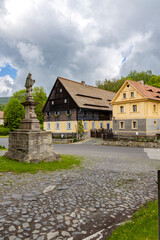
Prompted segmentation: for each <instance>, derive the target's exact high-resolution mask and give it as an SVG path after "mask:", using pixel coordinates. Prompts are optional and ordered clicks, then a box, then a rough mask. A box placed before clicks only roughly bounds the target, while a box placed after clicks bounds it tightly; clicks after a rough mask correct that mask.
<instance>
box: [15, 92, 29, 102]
mask: <svg viewBox="0 0 160 240" xmlns="http://www.w3.org/2000/svg"><path fill="white" fill-rule="evenodd" d="M26 96H27V93H26V89H22V90H19V91H17V92H15V93H13V96H12V98H16V99H18V100H19V101H20V102H21V103H22V102H25V101H26Z"/></svg>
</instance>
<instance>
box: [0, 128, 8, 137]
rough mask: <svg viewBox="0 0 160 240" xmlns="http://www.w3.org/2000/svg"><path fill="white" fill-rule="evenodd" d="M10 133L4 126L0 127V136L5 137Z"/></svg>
mask: <svg viewBox="0 0 160 240" xmlns="http://www.w3.org/2000/svg"><path fill="white" fill-rule="evenodd" d="M9 132H10V129H9V128H7V127H4V126H0V136H6V135H8V134H9Z"/></svg>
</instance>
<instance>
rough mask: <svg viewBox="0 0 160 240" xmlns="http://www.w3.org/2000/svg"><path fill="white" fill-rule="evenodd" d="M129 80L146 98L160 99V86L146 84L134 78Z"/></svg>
mask: <svg viewBox="0 0 160 240" xmlns="http://www.w3.org/2000/svg"><path fill="white" fill-rule="evenodd" d="M127 81H128V82H129V83H131V84H132V85H133V86H134V87H135V88H136V89H137V90H138V91H139V92H140V93H141V94H142V95H143V96H144V97H145V98H149V99H153V100H157V101H160V88H157V87H153V86H149V85H145V84H142V83H140V82H135V81H132V80H127Z"/></svg>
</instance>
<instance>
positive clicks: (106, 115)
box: [43, 77, 115, 135]
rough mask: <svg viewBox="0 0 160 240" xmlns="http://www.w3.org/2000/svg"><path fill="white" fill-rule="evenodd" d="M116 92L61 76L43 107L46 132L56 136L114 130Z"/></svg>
mask: <svg viewBox="0 0 160 240" xmlns="http://www.w3.org/2000/svg"><path fill="white" fill-rule="evenodd" d="M114 96H115V93H113V92H109V91H106V90H103V89H100V88H97V87H93V86H89V85H86V84H85V82H84V81H82V82H81V83H78V82H75V81H71V80H68V79H65V78H61V77H58V78H57V80H56V82H55V84H54V86H53V88H52V90H51V92H50V94H49V97H48V99H47V102H46V104H45V106H44V109H43V113H44V129H45V130H49V131H52V132H53V133H55V134H56V133H57V134H62V135H63V134H66V133H78V121H80V120H81V121H82V124H83V126H84V132H85V133H86V134H87V133H89V132H90V130H91V129H100V128H104V129H107V128H108V129H110V128H112V121H111V120H112V106H111V105H110V102H111V100H112V99H113V98H114Z"/></svg>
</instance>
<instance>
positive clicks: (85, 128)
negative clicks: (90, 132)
mask: <svg viewBox="0 0 160 240" xmlns="http://www.w3.org/2000/svg"><path fill="white" fill-rule="evenodd" d="M84 130H87V122H84Z"/></svg>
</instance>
